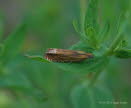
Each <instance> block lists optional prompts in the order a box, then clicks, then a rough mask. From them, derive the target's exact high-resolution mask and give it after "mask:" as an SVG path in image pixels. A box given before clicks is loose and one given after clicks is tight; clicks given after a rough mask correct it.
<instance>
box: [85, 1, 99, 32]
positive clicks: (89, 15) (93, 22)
mask: <svg viewBox="0 0 131 108" xmlns="http://www.w3.org/2000/svg"><path fill="white" fill-rule="evenodd" d="M97 4H98V1H97V0H88V7H87V11H86V16H85V22H84V29H85V31H86V29H87V28H89V27H92V28H94V29H95V30H97V10H98V9H97Z"/></svg>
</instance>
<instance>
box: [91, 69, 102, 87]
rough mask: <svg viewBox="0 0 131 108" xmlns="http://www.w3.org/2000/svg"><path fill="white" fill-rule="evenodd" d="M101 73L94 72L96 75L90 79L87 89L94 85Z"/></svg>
mask: <svg viewBox="0 0 131 108" xmlns="http://www.w3.org/2000/svg"><path fill="white" fill-rule="evenodd" d="M101 72H103V71H99V72H96V74H95V75H94V76H93V78H92V79H91V82H90V84H89V87H92V86H93V85H94V84H95V82H96V81H97V79H98V77H99V75H100V74H101Z"/></svg>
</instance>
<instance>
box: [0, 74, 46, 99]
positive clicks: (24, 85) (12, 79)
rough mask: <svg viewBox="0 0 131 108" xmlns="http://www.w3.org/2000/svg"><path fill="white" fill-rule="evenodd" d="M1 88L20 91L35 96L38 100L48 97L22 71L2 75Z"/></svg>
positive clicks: (0, 78) (0, 79)
mask: <svg viewBox="0 0 131 108" xmlns="http://www.w3.org/2000/svg"><path fill="white" fill-rule="evenodd" d="M16 76H17V77H16ZM0 88H1V89H8V90H11V91H13V92H19V93H21V94H22V95H24V96H30V97H34V98H35V100H38V101H40V100H45V99H47V97H46V96H45V94H43V92H42V91H40V90H38V89H37V88H34V87H33V85H32V84H31V82H30V81H29V80H28V79H27V78H26V77H25V76H24V75H23V73H20V72H12V73H9V74H8V75H3V76H2V77H0Z"/></svg>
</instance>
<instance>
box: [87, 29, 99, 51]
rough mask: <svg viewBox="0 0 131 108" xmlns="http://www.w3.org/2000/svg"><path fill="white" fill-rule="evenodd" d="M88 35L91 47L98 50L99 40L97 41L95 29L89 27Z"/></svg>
mask: <svg viewBox="0 0 131 108" xmlns="http://www.w3.org/2000/svg"><path fill="white" fill-rule="evenodd" d="M86 35H87V38H88V44H90V46H92V47H93V48H94V49H97V47H98V45H97V43H98V42H97V39H96V31H95V29H94V28H92V27H89V28H87V29H86Z"/></svg>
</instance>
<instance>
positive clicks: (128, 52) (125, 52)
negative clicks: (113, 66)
mask: <svg viewBox="0 0 131 108" xmlns="http://www.w3.org/2000/svg"><path fill="white" fill-rule="evenodd" d="M114 55H115V56H116V57H118V58H122V59H126V58H131V49H121V50H117V51H115V52H114Z"/></svg>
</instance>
